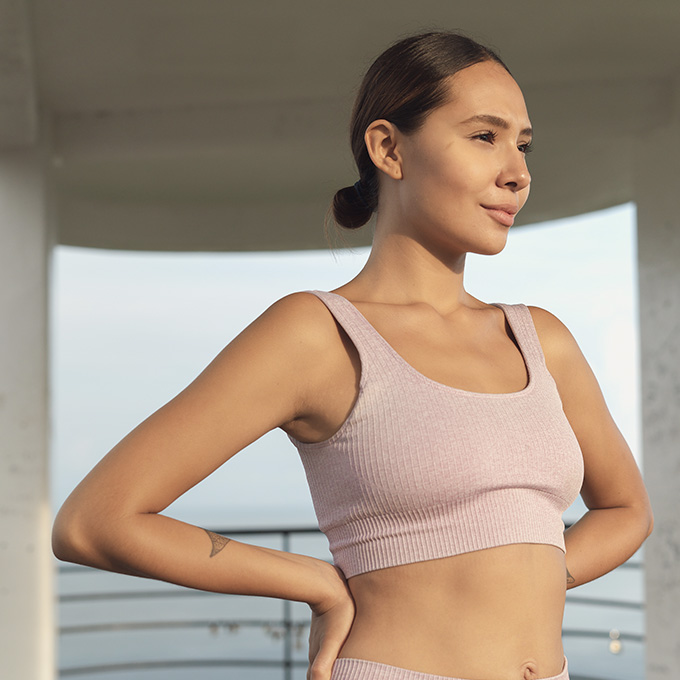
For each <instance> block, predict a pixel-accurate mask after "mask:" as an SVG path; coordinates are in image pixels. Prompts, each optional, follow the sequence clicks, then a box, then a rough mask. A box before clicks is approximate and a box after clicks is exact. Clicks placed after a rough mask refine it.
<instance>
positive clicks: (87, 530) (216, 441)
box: [52, 293, 349, 614]
mask: <svg viewBox="0 0 680 680" xmlns="http://www.w3.org/2000/svg"><path fill="white" fill-rule="evenodd" d="M319 309H320V308H319V306H318V301H315V300H313V299H312V296H311V295H309V294H306V293H293V294H291V295H287V296H285V297H283V298H281V299H280V300H278V301H277V302H275V303H274V304H273V305H271V306H270V307H269V308H268V309H267V310H266V311H265V312H264V313H263V314H262V315H261V316H259V317H258V318H257V319H255V321H253V322H252V323H251V324H250V325H249V326H248V327H246V328H245V329H244V330H243V331H242V332H241V333H240V334H239V335H238V336H237V337H236V338H235V339H234V340H233V341H232V342H230V343H229V344H228V345H227V346H226V347H225V348H224V349H223V350H222V351H221V352H220V353H219V354H218V355H217V357H216V358H215V359H214V360H213V361H212V362H211V363H210V364H209V365H208V366H207V367H206V368H205V370H204V371H203V372H202V373H201V374H200V375H199V376H198V377H197V378H196V379H195V380H194V381H193V382H192V383H191V384H190V385H189V386H188V387H186V388H185V389H184V390H183V391H182V392H181V393H180V394H178V395H177V396H176V397H175V398H173V399H172V400H171V401H170V402H168V403H167V404H166V405H164V406H163V407H161V408H160V409H159V410H158V411H156V412H155V413H153V414H152V415H151V416H149V417H148V418H147V419H146V420H145V421H143V422H142V423H141V424H140V425H138V426H137V427H136V428H135V429H134V430H132V432H130V433H129V434H128V435H127V436H126V437H125V438H124V439H122V440H121V441H120V442H119V443H118V444H116V446H114V448H113V449H112V450H111V451H110V452H109V453H108V454H107V455H106V456H105V457H104V458H103V459H102V460H101V461H100V462H99V463H98V464H97V465H96V466H95V468H94V469H93V470H92V471H91V472H90V473H89V474H88V475H87V477H85V479H84V480H83V481H82V482H81V483H80V484H79V485H78V486H77V487H76V489H75V490H74V491H73V492H72V493H71V495H70V496H69V497H68V499H67V500H66V502H65V503H64V505H63V507H62V508H61V510H60V511H59V513H58V515H57V518H56V521H55V524H54V529H53V539H52V540H53V549H54V553H55V555H56V556H57V557H58V558H59V559H62V560H66V561H69V562H76V563H79V564H85V565H89V566H92V567H97V568H99V569H106V570H111V571H117V572H121V573H127V574H134V575H138V576H144V577H148V578H154V579H160V580H163V581H168V582H171V583H176V584H179V585H183V586H188V587H191V588H198V589H201V590H209V591H215V592H220V593H235V594H244V595H260V596H265V597H277V598H282V599H288V600H297V601H300V602H307V603H308V604H309V605H310V607H311V608H312V611H313V612H315V613H316V614H323V613H324V612H325V611H327V610H328V609H330V608H332V607H334V606H335V605H336V604H337V603H338V602H345V603H346V602H347V599H348V596H349V590H348V588H347V583H346V581H345V580H344V578H343V577H342V574H341V572H340V571H339V570H338V569H337V568H336V567H334V566H333V565H331V564H328V563H327V562H325V561H323V560H319V559H315V558H312V557H309V556H306V555H298V554H294V553H287V552H283V551H278V550H272V549H269V548H263V547H259V546H253V545H249V544H245V543H241V542H239V541H235V540H233V539H229V538H224V537H219V536H217V535H216V534H211V533H210V532H207V531H206V530H204V529H202V528H200V527H197V526H193V525H190V524H186V523H184V522H181V521H178V520H176V519H172V518H170V517H167V516H164V515H161V514H159V513H161V512H162V511H163V510H164V509H165V508H166V507H167V506H168V505H170V504H171V503H172V502H173V501H174V500H175V499H177V498H178V497H179V496H181V495H182V494H183V493H184V492H186V491H187V490H188V489H190V488H191V487H193V486H194V485H195V484H197V483H198V482H200V481H201V480H202V479H204V478H205V477H207V476H208V475H209V474H211V473H212V472H213V471H214V470H215V469H217V468H218V467H219V466H220V465H222V464H223V463H224V462H225V461H227V460H229V459H230V458H231V457H232V456H233V455H235V454H236V453H238V452H239V451H240V450H241V449H243V448H244V447H246V446H247V445H248V444H250V443H252V442H254V441H255V440H257V439H258V438H259V437H261V436H262V435H263V434H265V433H266V432H268V431H270V430H272V429H274V428H275V427H278V426H280V425H283V424H285V423H287V422H289V421H291V420H293V419H295V418H297V417H299V414H301V413H303V412H304V410H305V407H306V404H308V403H309V401H310V399H312V398H313V394H314V393H315V389H316V387H317V386H320V381H322V380H323V376H322V375H321V373H323V367H324V361H323V357H324V348H326V349H327V347H328V344H327V343H328V342H329V338H330V335H329V334H330V333H331V332H332V331H333V328H331V326H330V325H329V324H328V323H319V319H320V318H321V316H320V313H319ZM324 318H325V319H326V320H328V316H327V315H326V316H325V317H324ZM132 389H134V387H133V388H132ZM254 492H257V489H254Z"/></svg>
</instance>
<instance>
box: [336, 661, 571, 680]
mask: <svg viewBox="0 0 680 680" xmlns="http://www.w3.org/2000/svg"><path fill="white" fill-rule="evenodd" d="M331 680H467V679H466V678H453V677H451V676H448V675H432V674H431V673H422V672H421V671H411V670H409V669H407V668H400V667H399V666H390V665H389V664H386V663H380V662H378V661H369V660H368V659H354V658H352V657H349V656H342V657H339V658H337V659H336V660H335V662H334V663H333V671H332V672H331ZM538 680H569V668H568V664H567V657H566V656H565V657H564V666H563V668H562V671H561V672H560V673H558V674H557V675H551V676H550V677H549V678H540V679H538Z"/></svg>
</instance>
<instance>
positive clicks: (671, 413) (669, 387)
mask: <svg viewBox="0 0 680 680" xmlns="http://www.w3.org/2000/svg"><path fill="white" fill-rule="evenodd" d="M678 85H679V86H676V88H675V92H676V97H675V103H674V104H673V105H672V107H674V110H672V113H671V116H670V117H669V120H668V123H667V124H666V125H664V126H663V127H661V128H656V129H654V130H652V131H650V132H648V133H646V134H643V135H641V137H640V139H639V140H638V143H637V145H636V151H635V154H634V159H633V164H634V168H635V173H636V177H635V191H636V202H637V209H638V267H639V285H640V301H639V306H640V334H641V336H640V349H641V381H642V384H641V389H642V425H643V433H642V442H643V457H644V476H645V481H646V484H647V488H648V490H649V493H650V496H651V499H652V505H653V508H654V532H653V534H652V536H651V537H650V538H649V539H648V540H647V542H646V544H645V580H646V594H647V610H646V616H647V676H646V680H677V678H678V673H679V672H680V671H679V670H678V669H680V208H679V205H678V197H679V183H680V170H678V162H679V160H680V111H679V110H678V109H679V108H680V107H679V106H678V102H680V84H678Z"/></svg>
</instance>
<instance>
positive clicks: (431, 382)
mask: <svg viewBox="0 0 680 680" xmlns="http://www.w3.org/2000/svg"><path fill="white" fill-rule="evenodd" d="M315 292H318V293H327V294H329V295H333V296H335V297H337V298H341V299H342V300H344V301H345V303H346V304H347V305H349V306H350V307H351V308H352V309H353V310H354V313H355V314H356V315H357V316H358V317H359V318H360V319H361V320H362V322H363V323H364V324H365V325H366V326H367V327H368V328H369V329H370V330H371V332H372V334H373V335H374V336H375V337H376V338H377V339H378V342H380V344H382V345H383V347H384V348H385V349H386V350H387V351H388V352H389V353H390V354H391V355H392V356H393V357H394V358H395V359H396V360H397V361H398V362H399V363H400V364H401V365H402V366H404V367H405V369H406V370H407V371H409V372H410V373H412V374H413V375H414V376H416V377H417V378H418V379H419V380H422V381H424V382H426V383H428V384H429V385H432V386H434V387H436V388H437V389H441V390H443V391H448V392H454V393H457V394H461V395H469V396H473V397H486V398H506V399H507V398H511V397H521V396H524V395H525V394H528V393H529V392H531V391H532V390H533V388H534V384H535V379H534V378H535V376H534V371H533V368H532V366H531V365H530V363H529V360H528V359H527V353H526V351H525V348H524V343H523V341H522V340H521V339H520V335H521V334H518V333H517V329H516V327H515V324H514V322H513V320H512V318H511V317H510V315H508V313H507V310H506V309H505V307H506V303H503V302H491V303H489V304H491V305H493V306H494V307H498V308H499V309H500V310H501V311H502V312H503V315H504V316H505V319H506V321H507V322H508V325H509V326H510V330H511V331H512V334H513V335H514V336H515V340H517V347H518V349H519V353H520V356H521V357H522V360H523V361H524V367H525V370H526V373H527V384H526V385H525V386H524V387H523V388H522V389H521V390H517V391H515V392H475V391H472V390H464V389H462V388H460V387H453V386H452V385H445V384H444V383H442V382H439V381H437V380H434V379H433V378H428V377H427V376H426V375H425V374H424V373H421V372H420V371H419V370H418V369H416V368H415V367H414V366H412V365H411V364H409V362H408V361H406V359H404V357H402V356H401V354H399V352H397V350H396V349H394V347H392V345H390V343H389V342H387V340H386V339H385V338H384V337H383V336H382V335H381V334H380V333H379V332H378V330H377V329H376V328H375V326H373V324H371V322H370V321H369V320H368V319H367V318H366V317H365V316H364V315H363V314H362V313H361V311H359V308H358V307H357V306H356V305H355V304H354V303H353V302H351V301H350V300H348V299H347V298H346V297H345V296H344V295H340V294H339V293H334V292H333V291H330V290H327V291H315ZM361 370H362V375H363V374H364V366H363V361H362V368H361ZM362 382H363V380H362Z"/></svg>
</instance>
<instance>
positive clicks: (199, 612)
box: [58, 527, 644, 680]
mask: <svg viewBox="0 0 680 680" xmlns="http://www.w3.org/2000/svg"><path fill="white" fill-rule="evenodd" d="M213 531H215V532H216V533H220V534H224V535H227V536H230V537H233V536H237V535H239V536H241V537H246V536H250V537H252V538H253V539H256V540H254V543H255V544H257V545H264V543H263V539H266V538H267V537H269V541H270V542H272V539H273V542H274V543H275V544H276V545H275V546H273V547H277V548H278V549H281V550H284V551H286V552H291V551H295V552H300V553H303V554H313V555H314V556H315V557H319V559H328V560H330V554H329V553H328V551H327V542H326V539H325V536H324V535H323V534H321V533H320V532H319V530H318V528H317V527H295V528H285V529H280V528H257V529H253V528H247V529H213ZM265 542H266V541H265ZM294 543H300V544H301V545H302V548H301V549H300V548H297V549H294V548H296V546H295V545H294ZM640 568H641V565H640V564H639V563H633V562H627V563H625V564H623V565H621V566H620V567H619V568H618V570H616V571H626V570H639V569H640ZM59 584H60V587H59V595H58V598H59V614H60V617H59V618H60V625H59V648H60V668H59V676H60V678H64V679H65V678H87V679H88V680H89V679H90V678H91V679H92V680H98V679H99V678H104V677H106V678H107V679H108V678H109V677H112V676H116V677H120V680H127V678H131V677H134V678H135V679H136V678H137V677H138V675H139V672H140V671H144V674H143V677H144V678H146V677H147V676H148V677H149V678H152V677H155V675H153V671H159V672H160V671H162V677H165V678H169V677H170V676H168V671H170V670H172V671H173V672H176V671H178V670H179V669H185V670H186V671H187V672H188V673H189V674H190V676H181V677H192V678H193V679H195V680H199V679H201V680H202V678H203V677H204V675H202V674H201V673H204V672H207V671H208V669H220V668H221V669H224V668H229V667H233V668H237V667H238V668H240V669H242V672H240V673H239V676H238V677H244V678H245V677H248V678H253V680H255V679H256V678H257V680H259V678H260V677H262V678H272V679H273V678H277V679H278V680H304V678H305V677H306V669H307V666H308V660H307V644H308V637H309V608H308V606H307V605H305V604H304V603H297V602H291V601H288V600H278V599H275V598H254V597H251V596H241V595H223V594H219V593H212V592H204V591H198V590H192V589H188V588H181V587H178V586H174V585H172V584H168V583H162V582H157V581H150V580H146V579H139V578H134V577H127V576H122V575H120V574H109V573H108V572H102V571H98V570H95V569H89V568H87V567H80V566H75V565H60V566H59ZM566 599H567V609H566V612H565V614H566V613H568V612H569V610H570V608H571V609H572V610H573V609H574V608H579V607H585V608H590V609H589V610H588V611H593V612H598V611H599V612H603V611H607V612H610V613H611V612H612V611H614V612H615V611H618V612H619V615H618V618H619V619H620V620H621V625H620V627H619V628H612V627H606V626H605V627H600V628H598V627H597V626H591V625H587V626H578V627H573V626H569V625H565V627H564V628H563V636H564V641H565V647H566V646H567V643H569V641H570V640H572V641H573V644H586V641H591V642H595V641H597V642H598V645H597V646H598V648H599V649H601V651H602V652H603V653H604V654H618V653H620V652H621V650H622V649H623V648H627V649H633V650H636V652H635V653H636V654H638V655H640V654H642V651H643V647H644V635H643V633H642V626H641V625H640V618H641V617H642V609H643V604H642V601H641V599H640V598H637V599H636V598H634V597H633V598H630V597H629V598H628V599H622V598H621V597H590V596H587V595H581V594H580V593H579V591H576V594H574V593H573V591H569V592H567V598H566ZM161 605H162V606H161ZM225 608H226V609H227V610H228V611H227V612H226V613H225V612H224V609H225ZM276 609H278V610H279V611H278V613H277V612H276V611H275V610H276ZM252 610H255V611H252ZM183 612H184V613H185V614H184V615H182V613H183ZM258 613H259V614H260V615H259V616H258V615H257V614H258ZM566 618H568V617H566ZM627 628H629V630H628V629H627ZM258 630H259V631H260V634H259V635H258V632H257V631H258ZM238 634H241V635H242V636H244V637H245V638H246V640H245V642H244V643H243V644H241V645H236V644H231V642H230V641H229V638H230V637H231V638H234V637H238ZM263 634H264V637H263ZM225 635H226V636H227V637H226V638H225ZM179 636H181V637H179ZM145 641H146V644H145ZM228 641H229V642H228ZM570 644H572V643H570ZM224 647H227V648H228V649H226V651H225V650H224ZM154 650H155V654H156V656H154ZM216 652H217V653H216ZM567 656H568V657H569V656H570V655H569V653H568V652H567ZM570 665H571V666H572V667H573V666H574V663H573V662H572V660H571V658H570ZM246 669H250V671H251V675H247V676H246V675H244V674H245V673H246ZM256 669H260V670H261V674H256V673H255V670H256ZM267 669H269V670H267ZM573 671H575V668H572V673H571V676H572V680H577V679H578V677H579V676H578V675H577V674H575V673H574V672H573ZM133 672H134V675H133ZM158 677H161V675H158ZM173 677H174V676H173ZM177 677H180V676H177ZM206 677H208V676H206ZM210 677H212V676H210ZM221 677H225V676H224V675H222V676H221ZM591 677H602V678H603V679H604V680H607V679H608V678H609V677H610V676H607V675H600V676H591ZM611 678H616V680H619V676H614V675H612V676H611Z"/></svg>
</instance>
